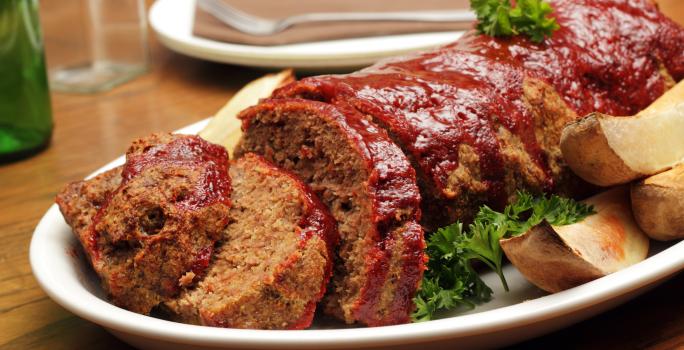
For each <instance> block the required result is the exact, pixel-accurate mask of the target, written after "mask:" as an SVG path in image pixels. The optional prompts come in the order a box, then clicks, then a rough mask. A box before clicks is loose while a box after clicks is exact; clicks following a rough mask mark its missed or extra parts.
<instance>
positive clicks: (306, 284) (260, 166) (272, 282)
mask: <svg viewBox="0 0 684 350" xmlns="http://www.w3.org/2000/svg"><path fill="white" fill-rule="evenodd" d="M230 176H231V178H232V184H233V195H232V203H233V206H232V208H231V210H230V224H229V225H228V227H227V229H226V232H225V233H224V238H223V241H222V244H221V246H220V247H219V248H218V250H217V252H216V255H215V256H214V259H213V260H212V263H211V265H210V268H209V270H208V272H207V276H206V277H205V278H204V279H203V280H202V281H201V282H199V283H198V284H197V286H196V287H195V288H194V289H191V290H188V291H187V292H184V293H182V294H181V296H180V297H179V298H178V299H176V300H173V301H170V302H167V303H166V307H167V308H168V309H169V310H170V311H171V313H172V315H173V316H172V318H173V319H176V320H180V321H183V322H187V323H193V324H200V325H208V326H218V327H232V328H259V329H302V328H306V327H309V326H310V325H311V321H312V319H313V316H314V311H315V308H316V304H317V303H318V301H319V300H320V299H321V298H322V297H323V294H324V292H325V289H326V285H327V283H328V281H329V279H330V275H331V272H332V254H333V253H332V250H333V245H335V244H336V243H337V239H338V236H337V230H336V227H335V221H334V219H333V218H332V217H331V216H330V214H329V213H328V210H327V209H326V208H325V207H324V206H323V204H321V203H320V201H319V200H318V199H317V198H316V196H315V195H314V194H313V193H312V192H311V190H310V189H309V188H308V187H307V186H306V185H304V184H303V183H302V182H301V181H299V180H298V179H297V178H296V177H295V176H294V175H291V174H290V173H288V172H285V171H283V170H282V169H279V168H276V167H275V166H273V165H271V164H270V163H268V162H266V161H265V160H264V159H263V158H261V157H259V156H257V155H254V154H247V155H245V156H244V157H242V158H241V159H239V160H237V161H235V162H233V164H232V165H231V168H230Z"/></svg>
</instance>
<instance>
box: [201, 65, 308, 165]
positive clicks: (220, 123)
mask: <svg viewBox="0 0 684 350" xmlns="http://www.w3.org/2000/svg"><path fill="white" fill-rule="evenodd" d="M294 79H295V77H294V74H293V73H292V70H290V69H288V70H284V71H281V72H279V73H274V74H268V75H265V76H263V77H261V78H259V79H256V80H254V81H252V82H250V83H249V84H247V85H245V86H244V87H243V88H242V89H240V91H238V92H237V93H235V95H233V97H232V98H231V99H230V100H228V103H226V105H225V106H223V108H221V110H219V111H218V113H216V115H215V116H214V117H213V118H211V120H210V121H209V124H207V126H205V127H204V129H202V131H200V132H199V135H200V137H202V138H203V139H205V140H207V141H209V142H212V143H216V144H219V145H222V146H223V147H225V148H226V149H227V150H229V151H232V150H233V148H234V147H235V145H236V144H237V142H238V140H239V139H240V135H241V133H240V126H241V123H240V121H239V120H238V119H237V118H236V116H237V114H238V113H240V111H242V110H243V109H245V108H247V107H251V106H254V105H255V104H257V103H259V100H261V99H263V98H267V97H269V96H271V94H272V93H273V91H275V89H277V88H279V87H281V86H283V85H285V84H287V83H289V82H292V81H294Z"/></svg>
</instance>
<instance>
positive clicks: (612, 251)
mask: <svg viewBox="0 0 684 350" xmlns="http://www.w3.org/2000/svg"><path fill="white" fill-rule="evenodd" d="M584 202H586V203H588V204H591V205H593V206H594V210H596V212H597V213H596V214H594V215H590V216H588V217H587V218H585V219H584V220H582V221H580V222H578V223H575V224H571V225H565V226H551V225H549V224H548V223H546V222H544V223H542V224H540V225H537V226H535V227H533V228H532V229H530V230H529V231H527V232H526V233H524V234H522V235H520V236H516V237H512V238H507V239H502V240H501V241H500V244H501V248H502V249H503V251H504V253H505V254H506V257H508V259H509V260H510V261H511V263H512V264H513V265H514V266H515V267H516V268H517V269H518V270H520V272H521V273H522V274H523V276H525V278H527V280H529V281H530V282H531V283H532V284H534V285H536V286H537V287H539V288H541V289H543V290H545V291H547V292H551V293H555V292H559V291H562V290H565V289H568V288H572V287H575V286H578V285H580V284H583V283H586V282H589V281H591V280H594V279H597V278H599V277H603V276H605V275H607V274H610V273H613V272H615V271H617V270H620V269H623V268H625V267H627V266H629V265H632V264H635V263H637V262H639V261H641V260H643V259H645V258H646V255H647V254H648V247H649V241H648V237H646V235H645V234H644V233H643V232H642V231H641V229H639V227H638V226H637V224H636V222H635V221H634V218H633V217H632V212H631V209H630V206H629V192H628V188H627V187H618V188H614V189H612V190H609V191H607V192H603V193H601V194H598V195H596V196H594V197H591V198H589V199H587V200H586V201H584Z"/></svg>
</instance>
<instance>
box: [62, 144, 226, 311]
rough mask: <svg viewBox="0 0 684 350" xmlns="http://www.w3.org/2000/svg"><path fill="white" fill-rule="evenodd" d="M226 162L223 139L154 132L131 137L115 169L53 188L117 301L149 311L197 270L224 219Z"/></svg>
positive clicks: (205, 260)
mask: <svg viewBox="0 0 684 350" xmlns="http://www.w3.org/2000/svg"><path fill="white" fill-rule="evenodd" d="M227 167H228V155H227V153H226V151H225V150H224V149H223V148H222V147H221V146H216V145H212V144H210V143H208V142H206V141H204V140H201V139H200V138H198V137H195V136H181V135H161V134H160V135H152V136H149V137H147V138H143V139H139V140H136V141H135V142H134V143H133V145H132V146H131V147H130V149H129V150H128V152H127V154H126V164H125V165H124V166H123V167H122V168H118V169H119V170H120V171H117V170H114V171H111V172H108V173H106V174H104V175H101V176H98V177H96V178H94V179H92V180H87V181H84V182H80V183H76V184H72V185H68V186H67V188H66V189H65V190H64V191H63V192H62V193H61V194H60V195H59V196H58V198H57V203H58V204H59V205H60V208H61V210H62V213H63V214H64V216H65V217H66V220H67V222H68V223H70V224H71V225H72V228H73V229H74V231H75V232H76V235H77V237H78V238H79V241H80V243H81V245H82V246H83V248H84V250H85V251H86V253H87V255H88V257H89V260H90V262H91V264H92V266H93V268H94V270H95V272H96V273H97V274H98V275H99V276H100V278H101V281H102V286H103V289H104V290H105V291H106V292H107V294H108V296H109V298H110V299H111V300H112V302H113V303H114V304H116V305H118V306H121V307H123V308H126V309H129V310H131V311H135V312H138V313H143V314H146V313H149V311H150V310H151V309H152V308H153V307H155V306H156V305H158V304H159V303H160V302H162V301H164V300H168V299H169V298H172V297H175V296H176V295H178V293H179V292H180V290H181V288H183V287H187V286H189V285H192V284H193V283H194V282H196V281H197V280H198V279H199V278H200V277H201V275H202V274H203V272H204V270H205V268H206V267H207V265H208V264H209V259H210V257H211V255H212V251H213V249H214V244H215V242H216V241H217V240H218V239H219V238H220V237H221V233H222V231H223V229H224V228H225V226H226V225H227V220H228V209H229V205H230V197H229V196H230V179H229V178H228V168H227ZM119 181H120V184H119V185H118V186H117V187H116V188H115V189H113V190H112V187H113V185H114V184H115V183H116V182H119ZM77 189H78V190H79V192H78V194H76V192H75V191H76V190H77ZM100 191H102V192H100ZM83 194H85V195H86V196H85V198H83V196H82V195H83ZM79 197H81V198H79Z"/></svg>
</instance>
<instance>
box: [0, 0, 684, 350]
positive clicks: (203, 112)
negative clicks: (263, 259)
mask: <svg viewBox="0 0 684 350" xmlns="http://www.w3.org/2000/svg"><path fill="white" fill-rule="evenodd" d="M659 3H660V4H661V8H662V9H663V11H664V12H666V13H668V14H669V15H670V16H671V17H672V18H674V19H676V20H677V21H678V22H680V23H682V24H684V0H661V1H659ZM47 10H48V9H46V8H45V7H44V8H43V9H42V10H41V11H42V16H43V20H44V21H45V20H49V16H50V15H52V12H49V13H48V12H47ZM65 30H66V29H65ZM45 35H46V37H47V38H48V40H49V39H50V35H51V33H45ZM150 43H151V53H152V56H151V57H152V65H151V69H150V71H149V72H148V73H147V74H145V75H144V76H142V77H139V78H137V79H136V80H134V81H132V82H129V83H127V84H125V85H122V86H120V87H118V88H115V89H114V90H112V91H109V92H106V93H100V94H94V95H69V94H60V93H54V94H53V95H52V106H53V115H54V120H55V131H54V136H53V140H52V144H51V145H50V147H49V148H48V149H47V150H45V151H44V152H42V153H40V154H38V155H36V156H34V157H32V158H29V159H27V160H23V161H19V162H15V163H11V164H4V165H0V238H1V241H0V266H2V269H0V349H127V348H129V347H128V346H127V345H125V344H123V343H121V342H120V341H118V340H117V339H116V338H114V337H113V336H111V335H110V334H108V333H107V332H106V331H104V330H103V329H102V328H100V327H98V326H97V325H94V324H92V323H90V322H88V321H85V320H82V319H80V318H78V317H76V316H74V315H73V314H71V313H69V312H68V311H66V310H64V309H63V308H61V307H60V306H58V305H57V304H55V303H54V302H53V301H51V300H50V299H49V298H48V297H47V296H46V295H45V293H44V292H43V291H42V290H41V289H40V287H39V286H38V284H37V283H36V281H35V279H34V278H33V276H32V275H31V269H30V267H29V263H28V247H29V241H30V239H31V233H32V231H33V229H34V227H35V225H36V223H37V222H38V220H39V218H40V217H41V216H42V215H43V213H44V212H45V210H47V209H48V207H49V206H50V205H51V204H52V202H53V200H54V196H55V193H56V192H57V191H58V190H59V189H60V187H61V186H62V185H63V184H65V183H66V182H68V181H72V180H76V179H80V178H83V177H84V176H86V175H87V174H89V173H90V172H92V171H93V170H95V169H97V168H98V167H100V166H102V165H104V164H106V163H107V162H109V161H110V160H112V159H114V158H115V157H117V156H119V155H120V154H122V153H123V152H124V151H125V149H126V148H127V146H128V144H129V142H130V141H131V140H132V139H133V138H134V137H136V136H143V135H146V134H148V133H151V132H153V131H172V130H175V129H178V128H180V127H182V126H185V125H187V124H190V123H192V122H195V121H198V120H201V119H203V118H205V117H207V116H210V115H212V114H213V113H214V112H215V111H217V110H218V109H219V108H220V107H221V106H222V105H223V104H224V103H225V101H226V100H227V99H228V98H229V97H230V96H231V95H232V94H233V93H234V92H235V91H236V90H237V89H239V88H240V87H241V86H242V85H244V84H245V83H247V82H248V81H250V80H252V79H255V78H256V77H258V76H260V75H262V74H263V72H262V71H256V70H253V69H249V68H244V67H236V66H228V65H220V64H214V63H208V62H202V61H199V60H194V59H191V58H187V57H184V56H181V55H178V54H175V53H172V52H170V51H168V50H167V49H165V48H163V47H161V46H160V45H159V44H158V43H157V42H156V41H155V40H154V38H153V37H152V38H151V39H150ZM59 50H68V47H61V48H60V46H59V45H58V46H57V47H56V48H54V50H53V51H52V52H48V60H49V59H50V57H51V56H52V57H56V56H59V55H60V52H59ZM55 55H56V56H55ZM682 294H684V274H679V275H678V276H675V277H674V278H673V279H671V280H670V281H668V282H666V283H664V284H662V285H661V286H659V287H657V288H655V289H654V290H652V291H651V292H649V293H647V294H645V295H643V296H641V297H639V298H637V299H634V300H633V301H631V302H628V303H627V304H624V305H623V306H621V307H618V308H616V309H614V310H612V311H609V312H606V313H604V314H602V315H600V316H598V317H595V318H593V319H590V320H588V321H585V322H582V323H579V324H577V325H575V326H573V327H570V328H567V329H564V330H562V331H559V332H556V333H553V334H550V335H547V336H544V337H541V338H538V339H534V340H532V341H529V342H526V343H523V344H520V345H518V346H517V347H519V348H521V349H522V348H539V349H545V348H590V349H612V348H615V349H632V348H635V349H636V348H652V349H672V348H684V300H683V298H682Z"/></svg>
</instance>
